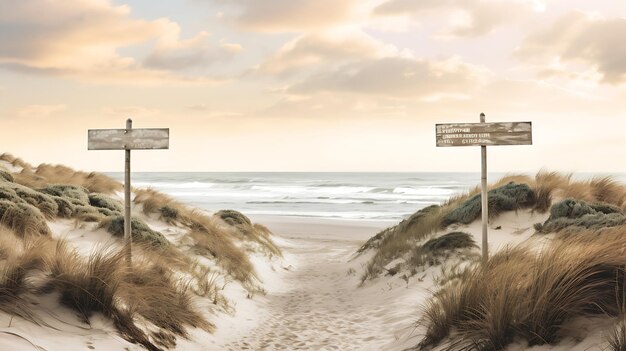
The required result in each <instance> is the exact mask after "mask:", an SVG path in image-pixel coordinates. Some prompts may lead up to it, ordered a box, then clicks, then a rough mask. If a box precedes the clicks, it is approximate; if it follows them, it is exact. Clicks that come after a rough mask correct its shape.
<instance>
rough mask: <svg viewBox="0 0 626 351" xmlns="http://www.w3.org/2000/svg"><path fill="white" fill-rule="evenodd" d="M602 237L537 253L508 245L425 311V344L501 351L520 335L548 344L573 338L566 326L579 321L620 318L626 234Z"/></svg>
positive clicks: (422, 345) (622, 230)
mask: <svg viewBox="0 0 626 351" xmlns="http://www.w3.org/2000/svg"><path fill="white" fill-rule="evenodd" d="M596 238H597V239H596V240H595V241H593V243H589V242H586V241H579V240H576V239H569V240H557V241H555V242H553V243H552V244H551V245H550V246H549V247H547V248H546V249H545V250H543V251H541V252H540V253H538V254H536V253H534V252H532V251H531V250H530V249H528V248H525V247H522V246H520V247H516V248H509V249H506V250H503V251H501V252H499V253H497V254H495V255H494V256H493V257H492V258H491V259H490V260H489V262H488V263H487V264H486V265H485V266H482V265H477V266H476V267H475V268H474V269H473V270H472V271H471V272H470V273H469V274H467V275H465V276H463V277H462V278H461V279H459V280H457V281H456V282H455V283H452V284H450V285H447V286H446V287H444V288H443V289H442V290H441V291H439V292H438V293H436V294H435V295H434V296H433V298H432V299H431V300H430V301H429V302H428V303H427V305H426V306H425V307H424V314H423V319H422V320H421V323H422V324H423V325H424V326H425V327H426V328H427V332H426V335H425V337H424V339H423V340H422V342H421V343H420V345H419V347H420V348H421V349H426V348H428V347H431V346H433V345H439V346H440V347H443V348H445V349H446V350H473V349H479V350H484V349H489V350H501V349H503V348H504V347H506V345H508V344H509V343H510V342H512V340H513V339H515V338H517V339H524V340H526V341H527V342H528V345H529V346H533V345H542V344H549V343H554V342H558V340H559V339H560V338H561V337H563V336H566V335H567V330H566V328H564V324H565V323H566V322H567V321H570V320H572V319H573V318H576V317H585V316H591V315H598V314H609V315H617V314H618V313H619V303H618V302H619V301H620V300H621V298H622V297H621V296H619V294H618V295H617V296H616V292H620V291H623V287H624V286H623V284H624V265H625V264H626V256H624V255H623V253H622V247H623V245H622V243H623V241H624V239H626V229H625V228H620V229H619V230H617V229H616V230H615V231H614V232H613V233H611V234H603V235H601V236H600V237H597V236H596ZM448 336H452V338H451V339H448V340H447V341H445V342H444V343H443V344H441V342H442V341H443V340H444V338H446V337H448Z"/></svg>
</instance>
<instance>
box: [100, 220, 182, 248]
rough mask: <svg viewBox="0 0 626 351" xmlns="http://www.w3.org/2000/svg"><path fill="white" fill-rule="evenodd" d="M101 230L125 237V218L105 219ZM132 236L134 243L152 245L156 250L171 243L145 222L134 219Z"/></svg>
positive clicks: (101, 222) (101, 224) (102, 221)
mask: <svg viewBox="0 0 626 351" xmlns="http://www.w3.org/2000/svg"><path fill="white" fill-rule="evenodd" d="M99 228H104V229H105V230H106V231H107V232H109V233H111V234H113V236H116V237H120V238H123V237H124V216H121V215H120V216H111V217H105V218H104V219H102V220H101V221H100V225H99ZM131 235H132V238H133V241H134V242H138V243H146V244H150V245H152V246H153V247H156V248H165V247H168V246H169V245H170V242H169V241H168V240H167V238H165V237H164V236H163V234H161V233H159V232H157V231H154V230H152V229H151V228H150V227H149V226H148V225H147V224H146V223H145V222H144V221H142V220H141V219H139V218H136V217H133V218H132V219H131Z"/></svg>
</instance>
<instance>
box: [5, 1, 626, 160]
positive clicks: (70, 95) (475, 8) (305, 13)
mask: <svg viewBox="0 0 626 351" xmlns="http://www.w3.org/2000/svg"><path fill="white" fill-rule="evenodd" d="M625 37H626V2H624V1H614V0H611V1H608V0H594V1H589V0H584V1H583V0H177V1H174V0H163V1H158V2H157V1H148V0H19V1H15V0H0V145H1V146H0V152H5V151H6V152H10V153H12V154H14V155H16V156H18V157H21V158H23V159H25V160H26V161H28V162H30V163H33V164H38V163H54V164H59V163H60V164H65V165H68V166H71V167H74V168H78V169H83V170H96V171H121V170H123V161H124V155H123V152H121V151H88V150H87V130H88V129H97V128H123V127H124V125H125V120H126V118H132V119H133V126H134V127H135V128H170V149H169V150H145V151H133V154H132V155H133V156H132V160H133V170H135V171H356V172H358V171H382V172H385V171H415V172H419V171H479V170H480V150H479V148H477V147H455V148H437V147H435V124H436V123H453V122H478V121H479V115H480V113H485V114H486V116H487V117H486V118H487V121H488V122H505V121H531V122H532V123H533V145H532V146H494V147H489V148H488V165H489V170H490V171H503V172H536V171H538V170H540V169H544V170H556V171H567V172H626V162H625V160H626V45H624V38H625Z"/></svg>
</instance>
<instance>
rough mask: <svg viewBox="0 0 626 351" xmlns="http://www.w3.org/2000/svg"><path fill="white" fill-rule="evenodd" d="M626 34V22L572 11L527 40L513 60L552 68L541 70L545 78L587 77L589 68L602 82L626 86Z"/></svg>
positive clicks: (625, 20) (620, 19)
mask: <svg viewBox="0 0 626 351" xmlns="http://www.w3.org/2000/svg"><path fill="white" fill-rule="evenodd" d="M625 34H626V18H604V17H597V16H593V15H589V14H586V13H583V12H579V11H575V12H571V13H569V14H567V15H564V16H562V17H561V18H560V19H559V20H557V21H556V22H555V23H554V24H553V25H552V26H551V27H550V28H548V29H546V30H543V31H540V32H538V33H535V34H533V35H531V36H529V37H528V38H526V40H525V41H524V42H523V43H522V45H521V47H520V48H519V49H518V50H517V51H516V56H517V57H518V58H520V59H521V60H524V61H526V62H530V63H544V64H545V63H546V62H547V63H550V64H552V67H545V68H544V69H543V70H542V73H543V74H544V75H545V74H547V73H550V74H551V75H559V76H571V75H572V74H573V75H575V76H576V77H578V76H582V75H586V76H589V75H590V74H589V73H588V70H589V69H590V68H591V69H593V70H594V71H595V72H597V73H598V75H599V77H600V79H599V80H600V81H601V82H603V83H607V84H621V83H624V82H626V46H624V43H623V41H624V35H625ZM555 62H556V65H555V64H554V63H555ZM546 66H547V65H546ZM554 66H557V67H558V69H555V68H554Z"/></svg>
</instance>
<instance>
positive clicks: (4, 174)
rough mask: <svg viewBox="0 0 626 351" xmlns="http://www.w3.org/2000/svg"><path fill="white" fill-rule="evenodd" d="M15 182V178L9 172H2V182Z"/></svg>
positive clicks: (0, 178) (0, 173)
mask: <svg viewBox="0 0 626 351" xmlns="http://www.w3.org/2000/svg"><path fill="white" fill-rule="evenodd" d="M3 180H4V181H7V182H11V183H12V182H13V176H12V175H11V173H9V172H7V171H3V170H0V181H3Z"/></svg>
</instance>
